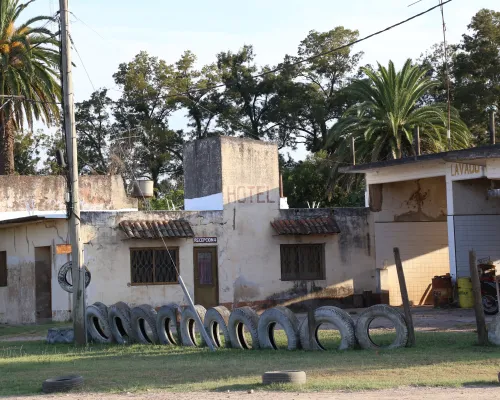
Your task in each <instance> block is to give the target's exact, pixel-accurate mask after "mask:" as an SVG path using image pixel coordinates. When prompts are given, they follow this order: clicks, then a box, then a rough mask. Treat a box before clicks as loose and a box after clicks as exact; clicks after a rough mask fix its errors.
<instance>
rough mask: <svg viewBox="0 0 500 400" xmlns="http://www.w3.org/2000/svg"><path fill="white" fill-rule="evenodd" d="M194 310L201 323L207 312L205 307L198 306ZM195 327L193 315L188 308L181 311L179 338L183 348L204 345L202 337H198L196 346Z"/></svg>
mask: <svg viewBox="0 0 500 400" xmlns="http://www.w3.org/2000/svg"><path fill="white" fill-rule="evenodd" d="M194 308H195V309H196V312H197V313H198V315H199V316H200V319H201V321H202V322H203V320H204V319H205V314H206V312H207V310H206V309H205V307H203V306H200V305H195V306H194ZM195 326H196V320H195V315H194V313H193V311H192V310H191V308H190V307H186V308H185V309H184V310H182V313H181V337H182V344H183V345H184V346H191V347H193V346H195V347H201V346H204V345H205V344H206V343H205V340H204V339H203V336H202V335H200V346H197V345H196V336H195ZM202 329H203V327H202Z"/></svg>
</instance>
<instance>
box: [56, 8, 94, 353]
mask: <svg viewBox="0 0 500 400" xmlns="http://www.w3.org/2000/svg"><path fill="white" fill-rule="evenodd" d="M59 9H60V12H59V14H60V17H61V45H62V60H61V61H62V63H61V64H62V70H61V74H62V78H61V81H62V89H63V99H64V110H63V112H64V132H65V135H66V150H67V152H68V163H69V165H68V168H69V174H68V181H69V182H68V183H69V191H70V192H69V203H70V207H69V212H70V215H69V233H70V240H71V260H72V269H71V275H72V282H73V310H72V316H73V328H74V332H75V344H77V345H85V344H87V331H86V327H85V269H84V268H83V253H82V242H81V239H80V199H79V196H78V157H77V148H76V128H75V108H74V107H75V105H74V92H73V78H72V72H71V41H70V36H69V10H68V0H59Z"/></svg>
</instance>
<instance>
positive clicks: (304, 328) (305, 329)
mask: <svg viewBox="0 0 500 400" xmlns="http://www.w3.org/2000/svg"><path fill="white" fill-rule="evenodd" d="M314 319H315V322H316V326H315V327H314V332H315V335H314V340H313V348H311V345H310V343H309V321H308V319H307V317H306V318H305V319H304V320H303V321H302V323H301V324H300V327H299V336H300V343H301V345H302V348H303V349H304V350H326V349H325V348H324V347H323V346H322V345H321V343H320V341H319V338H318V331H319V327H320V326H321V324H333V325H335V326H336V327H337V329H338V330H339V332H340V337H341V340H340V344H339V346H338V347H337V350H349V349H352V348H354V347H355V346H356V334H355V330H354V322H353V320H352V317H351V316H350V315H349V314H348V313H347V312H345V311H344V310H342V309H341V308H338V307H333V306H326V307H319V308H317V309H316V310H315V311H314Z"/></svg>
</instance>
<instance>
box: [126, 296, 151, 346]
mask: <svg viewBox="0 0 500 400" xmlns="http://www.w3.org/2000/svg"><path fill="white" fill-rule="evenodd" d="M130 315H131V325H132V329H133V331H134V337H135V339H136V340H137V341H138V342H139V343H142V344H157V343H158V332H157V331H156V311H155V309H154V308H153V307H151V306H150V305H148V304H143V305H140V306H137V307H134V308H133V309H132V311H131V313H130ZM146 324H148V325H149V329H150V333H149V334H148V332H147V331H146Z"/></svg>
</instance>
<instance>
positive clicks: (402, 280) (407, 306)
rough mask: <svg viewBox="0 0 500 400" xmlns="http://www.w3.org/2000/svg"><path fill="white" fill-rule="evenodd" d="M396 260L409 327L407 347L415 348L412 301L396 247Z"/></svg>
mask: <svg viewBox="0 0 500 400" xmlns="http://www.w3.org/2000/svg"><path fill="white" fill-rule="evenodd" d="M394 260H395V261H396V271H397V273H398V280H399V288H400V290H401V298H402V299H403V308H404V313H405V319H406V324H407V325H408V344H407V347H412V346H415V328H414V327H413V318H412V316H411V310H410V300H409V298H408V290H407V288H406V280H405V274H404V271H403V264H402V263H401V255H400V254H399V249H398V248H397V247H394Z"/></svg>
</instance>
